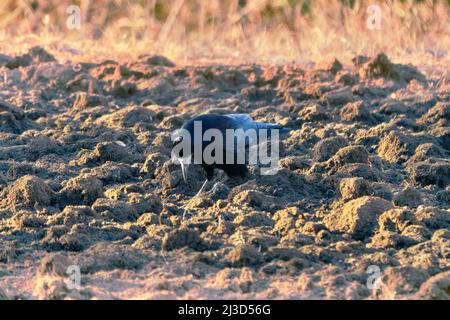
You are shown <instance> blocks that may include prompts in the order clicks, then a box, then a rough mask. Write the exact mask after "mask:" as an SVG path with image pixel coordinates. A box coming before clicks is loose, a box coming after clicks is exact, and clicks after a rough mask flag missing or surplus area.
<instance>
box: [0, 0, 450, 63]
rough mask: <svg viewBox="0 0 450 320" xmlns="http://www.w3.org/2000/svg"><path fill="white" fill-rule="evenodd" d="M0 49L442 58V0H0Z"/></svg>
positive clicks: (276, 58) (445, 22) (252, 57)
mask: <svg viewBox="0 0 450 320" xmlns="http://www.w3.org/2000/svg"><path fill="white" fill-rule="evenodd" d="M0 40H1V44H0V49H1V50H3V51H9V52H10V51H24V50H26V48H27V47H30V46H32V45H36V44H41V45H47V46H51V47H53V48H58V49H64V50H71V51H72V52H76V53H78V54H80V55H86V54H87V55H89V54H90V55H93V54H95V55H102V56H108V55H112V54H113V53H114V55H115V56H116V57H117V56H120V55H124V56H125V57H127V56H130V55H131V56H134V55H139V54H142V53H155V54H162V55H165V56H167V57H168V58H170V59H174V60H176V61H181V62H187V63H189V62H201V61H211V60H217V61H223V60H225V61H227V62H233V61H236V62H243V61H244V62H270V63H277V62H286V61H316V60H322V59H323V58H327V57H329V56H336V57H339V58H340V59H342V60H343V61H344V62H345V61H346V59H351V58H352V57H353V56H355V55H356V54H361V53H364V54H373V53H375V52H379V51H383V52H385V53H387V54H388V55H389V56H390V57H392V58H394V59H396V60H397V61H399V62H403V61H407V62H414V61H412V59H415V61H420V62H421V63H428V62H431V63H432V62H434V61H436V60H438V61H447V62H448V61H449V57H448V49H449V48H450V0H429V1H418V0H409V1H408V0H404V1H376V0H374V1H363V0H359V1H358V0H340V1H339V0H334V1H333V0H331V1H329V0H208V1H207V0H98V1H97V0H78V1H76V0H58V1H57V0H35V1H26V0H1V2H0Z"/></svg>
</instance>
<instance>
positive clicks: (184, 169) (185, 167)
mask: <svg viewBox="0 0 450 320" xmlns="http://www.w3.org/2000/svg"><path fill="white" fill-rule="evenodd" d="M180 164H181V172H182V173H183V180H184V182H185V183H187V171H188V168H189V163H187V162H186V163H185V162H184V161H183V159H181V161H180Z"/></svg>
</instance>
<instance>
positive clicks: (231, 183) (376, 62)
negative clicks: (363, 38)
mask: <svg viewBox="0 0 450 320" xmlns="http://www.w3.org/2000/svg"><path fill="white" fill-rule="evenodd" d="M1 57H2V59H1V60H0V75H2V77H1V78H2V80H1V81H0V299H19V298H20V299H33V298H39V299H92V298H97V299H107V298H119V299H132V298H136V299H168V298H186V299H189V298H196V299H213V298H226V299H231V298H257V299H285V298H293V299H298V298H326V299H386V298H395V299H411V298H417V299H449V298H450V285H449V284H450V273H449V272H450V126H449V124H450V103H449V101H450V79H449V78H448V76H447V77H445V76H443V73H442V70H440V71H439V72H437V71H436V72H430V71H429V70H425V71H424V70H421V69H420V68H416V67H415V66H412V65H400V64H395V63H393V62H391V61H390V60H389V58H388V57H387V56H386V55H384V54H383V53H380V54H378V55H375V56H373V57H363V56H358V57H355V59H353V61H354V65H353V66H346V65H343V64H342V63H341V62H340V61H338V60H337V59H333V60H329V61H323V62H321V63H318V64H317V66H316V67H308V68H306V67H303V66H299V65H296V64H294V63H292V64H285V65H258V64H245V65H220V64H211V65H178V64H175V63H173V62H172V61H169V60H168V59H166V58H165V57H161V56H151V55H146V56H141V57H140V58H138V59H137V60H136V61H129V62H127V63H118V62H116V61H113V60H106V61H103V62H100V63H93V62H85V63H81V64H79V65H72V64H70V63H67V62H58V61H57V59H55V57H54V56H53V55H52V54H51V53H50V52H47V51H46V50H45V49H44V48H41V47H34V48H32V49H31V50H30V51H29V52H28V53H26V54H23V55H17V56H9V55H2V56H1ZM445 71H446V72H447V73H444V75H445V74H448V70H445ZM201 113H246V114H249V115H251V116H252V117H253V118H254V119H255V120H257V121H268V122H276V123H279V124H281V125H284V126H286V127H289V128H291V129H292V130H291V131H290V133H289V134H288V137H287V138H286V139H285V140H284V141H283V146H282V148H281V159H280V162H279V168H278V169H279V170H278V173H277V174H276V175H273V176H262V175H259V170H257V168H255V167H252V168H250V175H249V176H248V177H247V178H245V179H242V178H233V179H230V178H227V177H226V176H225V175H224V173H223V172H219V171H217V172H216V174H215V179H214V181H213V182H212V183H211V185H210V186H209V188H207V190H210V191H207V192H204V193H202V194H201V195H200V196H199V197H198V198H196V199H195V200H194V201H192V202H191V203H190V204H189V206H188V202H189V200H190V199H191V197H192V196H193V195H194V194H195V193H197V191H198V190H199V188H200V186H201V184H202V183H203V181H204V179H205V175H204V173H203V171H202V170H201V169H200V168H195V167H194V168H192V170H191V171H190V174H189V177H188V178H189V183H188V184H186V183H184V181H183V178H182V174H181V168H180V166H179V165H177V164H175V163H172V162H171V160H170V151H171V147H172V144H171V140H170V136H171V134H172V132H173V131H174V130H176V129H178V128H179V127H180V126H181V125H182V124H183V122H184V121H186V120H188V119H189V118H191V117H193V116H195V115H198V114H201ZM213 184H215V187H214V188H212V186H213ZM187 206H188V207H189V208H188V210H187V213H186V217H185V219H184V220H183V219H182V216H183V212H184V210H185V208H186V207H187ZM70 266H76V267H78V268H79V270H80V272H81V288H78V289H73V288H72V287H71V286H70V285H69V282H68V281H69V280H70V279H69V274H68V272H67V271H68V268H69V267H70ZM69 269H70V268H69ZM373 270H376V271H378V274H375V273H372V271H373ZM374 276H376V277H375V278H376V279H378V280H376V279H375V278H374ZM374 279H375V280H376V281H375V282H374V283H375V284H376V286H372V285H370V281H372V280H374ZM372 282H373V281H372Z"/></svg>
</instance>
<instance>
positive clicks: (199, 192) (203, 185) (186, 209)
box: [183, 179, 208, 220]
mask: <svg viewBox="0 0 450 320" xmlns="http://www.w3.org/2000/svg"><path fill="white" fill-rule="evenodd" d="M207 183H208V179H206V180H205V182H203V184H202V187H201V188H200V190H198V192H197V193H196V194H195V196H193V197H192V198H191V200H189V202H188V203H187V204H186V207H185V208H184V211H183V220H184V218H185V216H186V211H188V209H189V206H190V204H191V203H192V200H194V199H195V198H197V197H198V196H199V195H200V194H201V193H202V192H203V189H205V187H206V184H207Z"/></svg>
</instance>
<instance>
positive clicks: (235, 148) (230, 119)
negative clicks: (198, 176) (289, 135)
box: [172, 114, 289, 198]
mask: <svg viewBox="0 0 450 320" xmlns="http://www.w3.org/2000/svg"><path fill="white" fill-rule="evenodd" d="M196 122H197V123H200V124H201V130H197V132H196V131H195V125H194V124H195V123H196ZM209 129H215V130H216V132H220V133H221V135H222V137H224V138H225V141H223V144H222V146H223V148H222V153H221V155H220V154H219V155H217V158H216V159H219V161H215V162H213V163H207V162H206V161H205V159H203V157H202V158H201V159H198V162H195V163H198V164H200V165H201V166H202V167H203V169H204V170H205V172H206V180H205V182H204V183H203V185H202V187H201V188H200V190H199V191H198V193H197V194H196V195H195V196H194V198H195V197H196V196H197V195H199V194H200V193H201V192H202V191H203V189H204V187H205V186H206V183H207V182H208V181H210V180H212V179H213V176H214V169H221V170H223V171H225V173H226V174H227V175H228V176H229V177H234V176H241V177H245V176H246V174H247V172H248V169H247V164H248V161H246V162H244V163H242V161H241V162H239V161H238V156H241V157H242V152H244V154H245V151H246V150H248V148H251V147H254V146H257V145H258V143H260V140H262V138H261V136H260V132H261V130H260V129H266V130H267V133H268V134H267V136H268V139H270V138H271V136H270V133H271V132H272V131H271V130H279V134H280V135H282V134H285V133H286V132H288V131H289V129H287V128H283V127H282V126H281V125H278V124H274V123H266V122H256V121H253V119H252V118H251V117H250V116H249V115H246V114H227V115H220V114H204V115H200V116H196V117H194V118H192V119H190V120H188V121H186V122H185V123H184V124H183V126H182V127H181V129H180V130H179V131H178V133H177V134H175V135H174V136H173V137H172V140H173V142H174V146H176V145H178V144H179V143H181V142H183V140H184V138H186V139H188V141H184V142H185V143H186V144H185V145H187V146H188V147H187V148H186V149H187V152H186V150H185V149H184V150H183V151H184V152H183V151H182V152H180V154H178V155H175V157H177V158H178V159H179V161H180V164H181V170H182V174H183V179H184V181H185V182H186V183H187V171H188V167H189V164H190V162H192V157H193V155H194V157H195V152H194V149H195V147H197V148H198V149H199V150H200V151H201V154H202V155H203V151H204V150H205V148H207V147H208V145H210V144H211V143H213V142H214V141H215V139H211V141H204V139H203V136H204V133H205V132H206V131H207V130H209ZM227 129H231V130H234V131H235V130H238V129H242V131H243V132H248V131H247V130H249V129H253V130H254V132H256V136H251V137H249V136H246V138H245V141H244V142H243V145H244V147H245V150H243V149H242V148H239V146H242V145H238V144H237V141H236V139H235V138H236V136H234V137H233V139H232V140H231V139H227ZM182 130H185V133H186V132H187V133H189V136H187V137H183V135H182V134H180V132H182ZM195 134H197V135H198V134H200V135H201V137H198V136H195ZM228 137H229V136H228ZM184 153H186V154H184ZM212 154H213V156H214V155H215V154H214V153H212ZM241 159H242V158H241ZM230 160H232V161H230Z"/></svg>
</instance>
